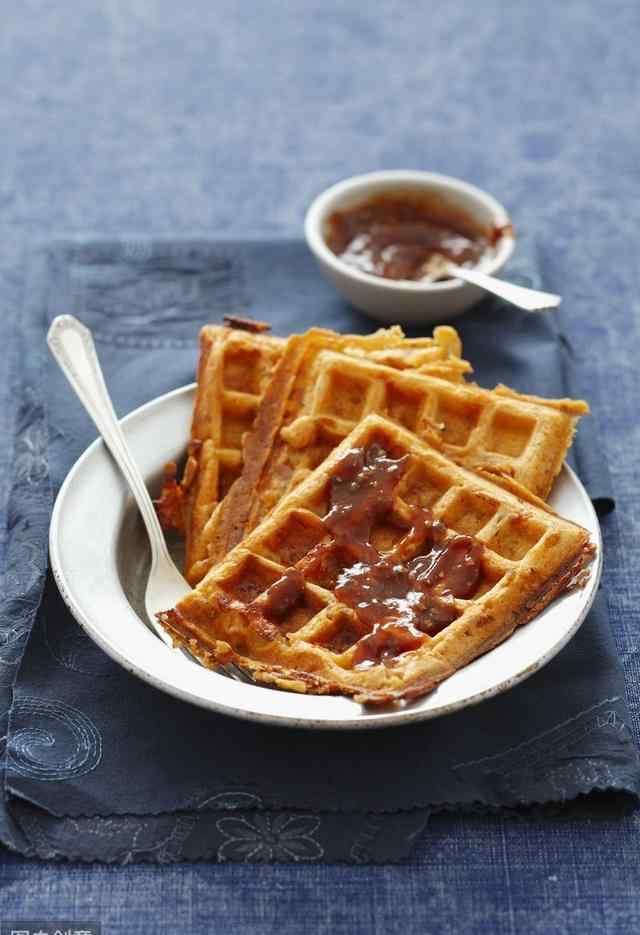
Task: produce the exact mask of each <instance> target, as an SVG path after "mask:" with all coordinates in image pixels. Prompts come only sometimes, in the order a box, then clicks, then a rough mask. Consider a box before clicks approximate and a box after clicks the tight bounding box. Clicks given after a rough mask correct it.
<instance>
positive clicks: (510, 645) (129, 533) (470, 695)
mask: <svg viewBox="0 0 640 935" xmlns="http://www.w3.org/2000/svg"><path fill="white" fill-rule="evenodd" d="M193 394H194V387H193V386H188V387H184V388H182V389H179V390H175V391H174V392H172V393H168V394H167V395H166V396H161V397H160V398H158V399H155V400H153V401H152V402H150V403H147V405H145V406H142V407H141V408H140V409H137V410H135V412H132V413H131V414H130V415H129V416H127V417H126V418H125V419H124V420H123V428H124V432H125V435H126V437H127V440H128V442H129V444H130V446H131V449H132V451H133V454H134V456H135V457H136V458H137V461H138V464H139V465H140V467H141V469H142V473H143V475H144V476H145V478H146V480H147V483H148V484H149V486H150V489H151V490H152V491H157V489H158V486H159V483H160V477H161V472H162V468H163V466H164V464H166V462H167V461H170V460H177V459H179V458H180V457H181V455H182V453H183V451H184V448H185V439H186V438H187V437H188V431H189V424H190V419H191V409H192V405H193ZM551 504H552V506H553V507H554V508H555V509H556V510H557V512H558V513H560V514H561V515H562V516H565V517H567V518H568V519H571V520H574V521H575V522H577V523H580V524H581V525H582V526H585V527H586V528H587V529H588V530H589V532H590V533H591V537H592V539H593V541H594V542H595V543H596V545H597V548H598V555H597V559H596V561H595V562H594V563H593V565H592V566H591V569H590V573H589V581H588V584H587V585H586V587H584V588H583V589H581V590H578V591H572V592H570V593H568V594H565V595H563V596H562V597H560V598H559V599H558V600H556V601H554V602H553V604H551V605H550V606H549V607H547V608H546V610H545V611H543V613H541V614H540V615H539V616H538V617H536V619H535V620H533V621H531V623H528V624H526V625H525V626H523V627H521V628H520V629H519V630H518V631H517V632H516V633H514V635H513V636H512V637H510V638H509V639H508V640H507V641H506V642H504V643H502V644H501V645H500V646H497V647H496V648H495V649H493V650H492V651H491V652H489V653H487V654H486V655H484V656H482V657H481V658H479V659H476V660H475V662H472V663H471V665H468V666H467V667H466V668H464V669H462V670H460V671H459V672H456V673H455V674H454V675H453V676H451V678H449V679H447V681H446V682H444V683H443V684H442V685H440V686H439V687H438V688H437V689H436V690H435V691H434V692H432V693H431V694H430V695H428V696H426V697H425V698H423V699H421V700H419V701H417V702H415V703H413V704H411V705H408V706H406V707H401V708H389V709H384V710H376V709H375V708H364V707H363V706H361V705H359V704H356V703H355V702H354V701H351V700H350V699H348V698H327V697H319V696H315V695H310V696H305V695H297V694H294V693H291V692H283V691H277V690H275V689H271V688H263V687H259V686H257V685H250V684H245V683H243V682H237V681H235V680H233V679H231V678H228V677H226V676H224V675H220V674H218V673H216V672H211V671H209V670H207V669H204V668H202V667H201V666H198V665H196V664H195V663H192V662H190V661H189V660H188V659H186V658H185V657H184V656H183V655H182V654H181V653H179V652H176V651H174V650H171V649H170V648H168V647H167V646H165V645H164V644H163V643H162V642H161V640H160V639H159V638H158V637H157V636H155V635H154V633H153V632H152V631H151V630H150V629H148V628H147V626H146V624H145V623H144V612H143V609H142V608H143V600H142V596H143V593H144V582H145V576H146V571H147V567H148V560H149V554H148V547H147V543H146V537H145V533H144V528H143V526H142V522H141V520H140V519H139V517H138V514H137V511H136V509H135V507H134V505H133V503H132V501H131V498H130V497H129V495H128V493H127V490H126V487H125V484H124V481H123V480H122V478H121V476H120V474H119V472H118V470H117V469H116V468H115V466H114V464H113V462H112V460H111V457H110V455H109V453H108V451H107V449H106V448H105V446H104V445H103V443H102V442H101V441H96V442H94V443H93V444H92V445H90V446H89V448H88V449H87V450H86V451H85V453H84V454H83V455H82V457H80V458H79V459H78V461H77V462H76V464H75V465H74V467H73V468H72V470H71V471H70V473H69V475H68V477H67V479H66V480H65V482H64V484H63V485H62V488H61V489H60V493H59V494H58V498H57V500H56V505H55V508H54V511H53V517H52V521H51V533H50V552H51V565H52V568H53V572H54V575H55V578H56V581H57V583H58V587H59V588H60V592H61V594H62V596H63V598H64V600H65V601H66V603H67V604H68V605H69V608H70V609H71V612H72V613H73V615H74V616H75V617H76V619H77V620H78V621H79V623H80V624H81V625H82V627H84V629H85V630H86V632H87V633H88V634H89V636H90V637H91V638H92V639H93V640H94V641H95V642H96V643H97V644H98V646H100V647H101V648H102V649H103V650H104V651H105V652H107V653H108V654H109V655H110V656H111V657H112V658H113V659H115V660H116V661H117V662H119V663H120V664H121V665H122V666H124V668H125V669H127V670H128V671H129V672H133V673H134V674H135V675H138V676H140V678H143V679H144V680H145V681H147V682H149V683H150V684H151V685H154V686H156V688H159V689H161V690H162V691H166V692H168V693H169V694H172V695H175V696H176V697H178V698H182V699H184V700H185V701H190V702H192V703H193V704H197V705H201V706H202V707H204V708H210V709H211V710H213V711H218V712H220V713H223V714H229V715H232V716H234V717H241V718H247V719H249V720H254V721H265V722H269V723H272V724H280V725H284V726H290V727H315V728H352V729H353V728H371V727H388V726H391V725H395V724H404V723H409V722H411V721H420V720H424V719H426V718H432V717H437V716H439V715H442V714H448V713H450V712H452V711H457V710H459V709H460V708H464V707H466V706H467V705H471V704H476V703H477V702H479V701H482V700H483V699H484V698H490V697H492V696H493V695H497V694H499V693H500V692H503V691H506V690H507V689H509V688H511V687H512V686H513V685H516V684H517V683H518V682H521V681H522V680H523V679H525V678H527V677H528V676H529V675H531V674H532V673H533V672H535V671H536V670H537V669H540V668H541V667H542V666H543V665H544V664H545V663H547V662H548V661H549V660H550V659H552V658H553V656H555V655H556V653H557V652H559V650H561V649H562V647H563V646H564V645H565V644H566V643H567V641H568V640H569V639H570V638H571V637H572V636H573V635H574V633H575V632H576V631H577V629H578V627H579V626H580V624H581V623H582V621H583V620H584V618H585V616H586V614H587V611H588V610H589V607H590V606H591V603H592V601H593V598H594V596H595V593H596V590H597V587H598V581H599V579H600V572H601V566H602V541H601V538H600V528H599V526H598V520H597V517H596V514H595V512H594V509H593V506H592V505H591V501H590V500H589V498H588V496H587V494H586V491H585V490H584V487H583V486H582V484H581V483H580V481H579V480H578V478H577V477H576V475H575V474H574V473H573V471H571V469H570V468H569V467H567V466H566V465H565V467H564V468H563V469H562V471H561V473H560V476H559V477H558V480H557V482H556V485H555V487H554V490H553V495H552V498H551Z"/></svg>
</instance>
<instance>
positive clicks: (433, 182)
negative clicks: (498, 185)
mask: <svg viewBox="0 0 640 935" xmlns="http://www.w3.org/2000/svg"><path fill="white" fill-rule="evenodd" d="M398 191H409V192H420V193H425V192H433V193H437V194H438V197H439V198H441V199H442V200H443V201H446V203H447V204H450V205H451V207H452V208H453V209H454V210H457V211H460V212H462V213H464V214H465V215H466V216H467V217H469V218H472V219H473V220H474V221H476V222H477V223H478V224H479V226H482V227H489V228H493V227H497V228H504V233H503V234H502V236H501V237H500V239H499V240H498V242H497V243H496V245H495V247H494V249H493V251H492V252H491V253H489V254H488V255H487V256H485V257H483V259H482V260H481V261H480V263H479V264H478V267H477V268H478V269H481V270H482V271H483V272H485V273H490V274H495V273H497V272H498V270H499V269H501V268H502V267H503V266H504V264H505V263H506V262H507V260H508V259H509V257H510V256H511V254H512V253H513V247H514V234H513V228H512V227H511V221H510V219H509V215H508V214H507V212H506V211H505V209H504V208H503V206H502V205H501V204H500V202H498V201H496V199H495V198H493V197H492V196H491V195H489V194H488V193H487V192H484V191H482V189H480V188H476V187H475V185H469V183H468V182H462V181H460V179H455V178H452V177H450V176H448V175H437V174H436V173H434V172H417V171H413V170H411V169H395V170H388V171H383V172H369V173H367V174H366V175H354V176H352V177H351V178H349V179H345V180H344V181H343V182H338V183H337V184H336V185H332V186H331V188H327V189H326V190H325V191H324V192H322V194H320V195H318V197H317V198H316V199H315V200H314V201H313V203H312V204H311V207H310V208H309V210H308V211H307V214H306V217H305V220H304V233H305V237H306V239H307V244H308V245H309V248H310V250H311V252H312V253H313V254H314V256H315V258H316V260H317V261H318V264H319V266H320V269H321V270H322V271H323V273H324V274H325V276H326V277H327V278H328V279H329V280H330V281H331V282H332V283H333V285H334V286H335V287H336V289H337V290H338V292H339V293H340V294H341V295H342V296H343V297H344V298H345V299H346V300H347V301H348V302H351V304H352V305H355V306H356V308H359V309H361V310H362V311H363V312H366V313H367V314H368V315H371V317H372V318H376V319H378V321H384V322H391V323H395V322H401V323H406V324H420V323H423V322H425V323H426V322H437V321H446V320H447V319H450V318H456V317H457V316H458V315H461V314H462V313H463V312H465V311H466V310H467V309H468V308H469V307H470V306H472V305H474V304H475V303H476V302H478V301H479V300H480V299H482V298H483V297H484V296H485V295H486V293H485V292H484V291H483V290H482V289H479V288H478V287H477V286H472V285H470V284H469V283H465V282H462V281H461V280H460V279H448V280H445V281H443V282H434V283H421V282H413V281H407V280H395V279H383V278H382V277H381V276H373V275H370V274H368V273H363V272H361V271H360V270H358V269H355V267H353V266H350V265H349V264H347V263H345V262H344V261H343V260H341V259H340V258H339V257H338V256H336V255H335V253H333V251H332V250H331V249H330V248H329V246H328V245H327V242H326V239H325V237H326V230H325V228H326V223H327V219H328V217H329V216H330V215H331V214H332V213H333V212H334V211H336V210H340V209H342V210H344V209H345V208H350V207H352V206H353V205H356V204H358V203H360V202H362V201H366V200H367V198H369V197H371V196H372V195H380V194H383V193H384V192H394V193H396V192H398Z"/></svg>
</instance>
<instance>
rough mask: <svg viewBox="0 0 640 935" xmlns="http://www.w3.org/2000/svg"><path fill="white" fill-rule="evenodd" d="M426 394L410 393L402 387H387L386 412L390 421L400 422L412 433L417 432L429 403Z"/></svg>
mask: <svg viewBox="0 0 640 935" xmlns="http://www.w3.org/2000/svg"><path fill="white" fill-rule="evenodd" d="M427 398H428V397H427V395H426V393H410V392H407V391H405V390H402V389H400V387H397V386H393V385H389V386H387V405H386V411H387V415H388V416H389V418H390V419H393V421H394V422H399V423H400V425H403V426H404V427H405V428H407V429H409V430H410V431H412V432H413V431H415V430H416V427H417V425H418V420H419V419H420V415H421V413H422V411H423V409H424V406H425V404H426V402H427Z"/></svg>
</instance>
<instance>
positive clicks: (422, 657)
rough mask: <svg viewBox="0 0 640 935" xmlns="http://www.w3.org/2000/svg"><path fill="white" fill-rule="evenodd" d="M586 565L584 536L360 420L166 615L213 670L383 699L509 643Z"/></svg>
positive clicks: (376, 421)
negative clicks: (234, 669)
mask: <svg viewBox="0 0 640 935" xmlns="http://www.w3.org/2000/svg"><path fill="white" fill-rule="evenodd" d="M592 554H593V547H592V546H591V545H590V543H589V536H588V533H587V532H586V530H584V529H582V528H581V527H579V526H576V525H574V524H573V523H570V522H568V521H567V520H564V519H561V518H560V517H559V516H557V515H556V514H554V513H553V512H551V511H550V510H549V509H548V508H546V507H544V506H543V507H542V508H541V507H539V506H537V505H536V504H535V503H532V502H528V501H527V500H525V499H522V498H519V497H516V496H514V495H513V494H512V493H510V492H508V491H507V490H505V489H504V488H503V487H501V486H499V485H498V484H496V483H493V482H492V481H490V480H489V479H488V478H487V477H486V476H480V475H478V474H475V473H473V472H471V471H468V470H466V469H465V468H462V467H460V466H459V465H457V464H455V463H454V462H453V461H451V460H450V459H448V458H447V457H446V456H445V455H444V454H442V453H441V452H439V451H437V450H435V449H433V448H430V447H429V446H428V445H426V444H425V443H424V442H421V441H420V440H419V439H418V438H416V436H415V435H413V434H412V433H410V432H407V431H406V430H404V429H401V428H399V427H398V426H396V425H395V424H393V423H391V422H389V421H388V420H385V419H381V418H379V417H377V416H369V417H368V418H367V419H365V420H364V421H363V422H361V423H360V424H359V425H358V426H357V427H356V428H355V429H354V430H353V432H352V433H351V435H349V437H348V438H347V439H345V440H344V441H343V442H342V444H341V445H340V446H339V447H338V448H337V449H335V450H334V451H333V452H332V453H331V454H330V455H329V457H328V458H327V459H326V460H325V461H324V462H323V463H322V464H321V465H320V466H319V467H317V469H316V470H315V471H314V472H313V473H312V474H311V475H310V476H309V477H308V478H307V479H306V481H304V483H302V484H300V485H299V486H298V487H297V488H296V489H295V490H294V491H292V492H291V493H290V494H289V495H288V496H287V497H286V498H285V499H284V500H282V501H281V502H280V503H279V504H278V506H277V507H276V508H275V509H274V511H273V512H272V513H271V514H270V516H269V517H267V519H265V520H264V522H263V523H262V524H261V525H260V526H259V527H258V528H257V529H255V530H254V531H253V532H252V533H251V534H250V535H249V536H248V537H247V538H246V539H245V540H244V541H243V542H242V543H241V544H240V545H239V546H237V547H236V548H235V549H234V550H233V551H232V552H230V554H228V555H227V556H226V558H225V559H224V561H222V562H221V563H220V564H219V565H218V566H217V567H216V568H214V569H213V570H212V571H211V572H210V573H209V574H208V575H207V577H206V578H205V579H204V580H203V581H202V582H201V584H200V585H199V586H198V588H197V589H196V590H194V591H192V592H191V593H190V594H189V595H187V597H185V598H184V599H183V600H182V601H181V602H180V603H179V604H178V605H177V607H176V608H175V609H174V610H171V611H168V612H166V613H163V614H161V615H159V618H160V620H161V622H162V623H163V625H164V626H165V627H166V628H167V629H168V630H169V632H170V633H171V635H172V636H173V637H174V639H175V640H176V642H177V643H179V644H182V645H185V646H187V647H188V649H189V650H190V651H191V652H192V653H193V654H195V655H196V656H197V657H198V658H199V659H200V660H201V661H202V662H203V663H204V664H205V665H207V666H210V667H215V665H216V664H222V663H228V662H233V663H235V664H236V665H238V666H240V667H241V668H243V669H245V670H247V671H249V672H250V673H251V674H252V676H253V677H254V678H255V679H256V680H258V681H260V682H263V683H265V684H268V685H273V686H276V687H279V688H284V689H290V690H293V691H298V692H312V693H318V694H345V695H352V696H354V698H355V699H356V700H357V701H361V702H368V703H383V702H388V701H392V700H395V699H400V698H415V697H418V696H421V695H423V694H425V693H427V692H429V691H431V690H432V689H433V688H434V687H435V686H436V685H437V684H438V683H439V682H441V681H442V680H443V679H445V678H447V677H448V676H449V675H451V674H452V673H453V672H455V671H456V670H457V669H460V668H461V667H462V666H464V665H466V664H467V663H469V662H471V660H473V659H475V658H476V657H477V656H479V655H480V654H482V653H484V652H486V651H487V650H489V649H491V648H492V647H494V646H496V645H497V644H498V643H500V642H502V640H504V639H506V638H507V637H508V636H509V635H510V634H511V633H512V632H513V630H514V629H515V628H516V627H518V626H520V625H521V624H523V623H525V622H527V621H528V620H530V619H531V618H532V617H533V616H535V615H536V614H537V613H538V612H539V611H540V610H541V609H542V608H544V607H545V606H546V605H547V604H548V603H549V602H550V601H552V600H553V599H554V598H555V597H556V596H557V595H558V594H559V593H560V592H561V591H562V590H564V589H565V588H566V587H567V586H568V585H569V584H570V583H571V582H572V580H574V578H575V576H576V575H577V574H578V573H579V571H580V570H581V569H582V568H583V567H584V565H585V564H586V563H587V562H588V561H589V560H590V558H591V556H592Z"/></svg>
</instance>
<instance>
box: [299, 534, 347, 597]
mask: <svg viewBox="0 0 640 935" xmlns="http://www.w3.org/2000/svg"><path fill="white" fill-rule="evenodd" d="M319 553H320V554H318V555H316V556H314V558H313V560H312V561H311V562H310V563H309V565H308V566H307V568H306V569H305V572H304V576H305V578H306V579H307V581H311V582H312V583H313V584H317V585H319V587H321V588H325V590H327V591H333V589H334V587H335V585H336V581H337V580H338V578H339V577H340V575H341V574H342V572H343V571H344V569H345V568H350V567H351V566H352V565H353V564H354V558H353V556H352V555H350V554H349V552H347V551H346V549H341V548H340V547H339V546H337V545H331V546H328V547H327V548H326V549H320V550H319Z"/></svg>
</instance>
